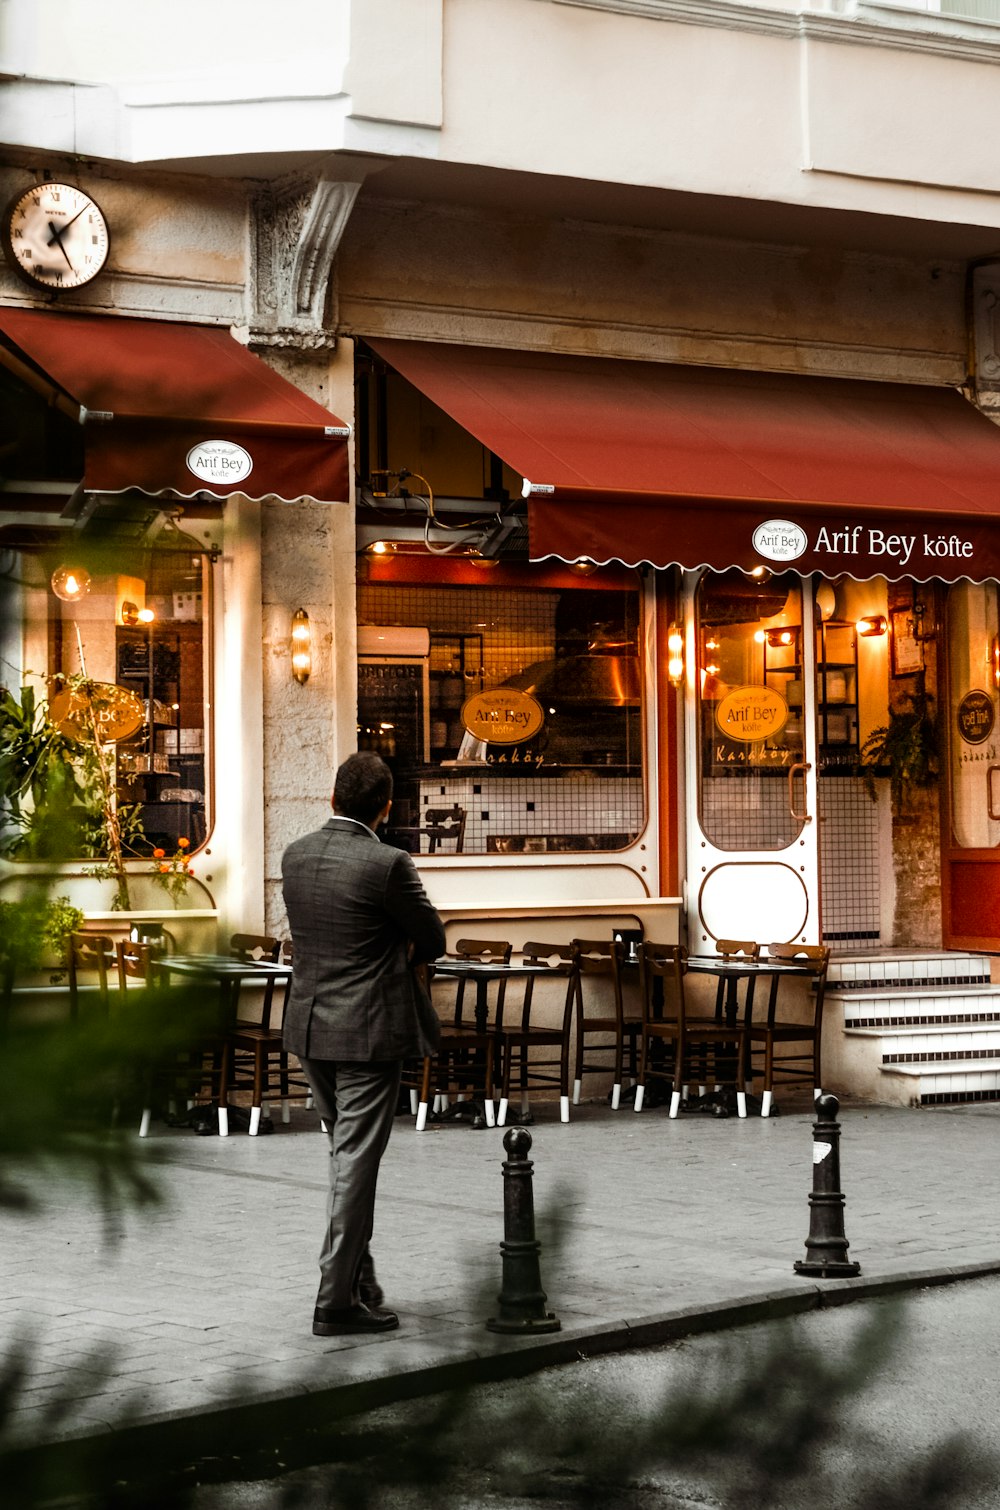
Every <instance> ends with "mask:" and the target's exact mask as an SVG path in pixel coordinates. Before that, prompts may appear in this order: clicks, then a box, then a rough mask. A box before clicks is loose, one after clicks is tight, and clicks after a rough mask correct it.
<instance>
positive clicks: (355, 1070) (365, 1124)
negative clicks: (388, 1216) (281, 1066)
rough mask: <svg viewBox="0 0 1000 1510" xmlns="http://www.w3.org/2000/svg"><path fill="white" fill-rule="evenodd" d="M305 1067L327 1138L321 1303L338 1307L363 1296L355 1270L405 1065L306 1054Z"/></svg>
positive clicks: (369, 1224)
mask: <svg viewBox="0 0 1000 1510" xmlns="http://www.w3.org/2000/svg"><path fill="white" fill-rule="evenodd" d="M302 1068H303V1070H304V1071H305V1074H306V1078H307V1080H308V1081H309V1084H310V1085H311V1086H312V1090H313V1100H314V1101H315V1103H316V1108H317V1110H318V1112H319V1114H320V1116H321V1117H322V1118H323V1121H324V1122H325V1124H326V1130H327V1136H328V1138H329V1140H330V1196H329V1200H328V1202H327V1226H326V1234H325V1236H324V1238H323V1246H322V1248H321V1249H320V1255H319V1268H320V1282H319V1294H318V1295H317V1297H316V1304H317V1306H322V1307H323V1309H324V1310H327V1309H329V1310H341V1309H343V1308H344V1307H346V1306H352V1305H356V1304H357V1301H358V1275H359V1271H360V1269H361V1261H362V1259H363V1258H364V1257H365V1255H366V1253H367V1251H368V1244H369V1242H370V1241H371V1235H372V1226H373V1223H374V1220H375V1188H376V1185H377V1184H378V1167H379V1163H380V1162H381V1159H382V1155H383V1153H384V1152H385V1148H386V1144H387V1143H388V1141H389V1134H390V1133H391V1131H392V1119H393V1117H394V1116H395V1114H396V1103H397V1100H398V1098H399V1082H400V1077H401V1074H402V1068H403V1067H402V1064H401V1063H400V1061H399V1060H397V1059H393V1060H390V1061H387V1062H382V1063H372V1064H345V1063H341V1062H337V1061H334V1060H331V1059H303V1060H302Z"/></svg>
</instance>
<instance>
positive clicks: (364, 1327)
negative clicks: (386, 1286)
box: [313, 1303, 399, 1337]
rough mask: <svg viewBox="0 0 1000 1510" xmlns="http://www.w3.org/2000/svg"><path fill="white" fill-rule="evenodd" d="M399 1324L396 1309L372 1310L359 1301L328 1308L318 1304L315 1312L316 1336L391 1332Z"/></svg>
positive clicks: (314, 1328)
mask: <svg viewBox="0 0 1000 1510" xmlns="http://www.w3.org/2000/svg"><path fill="white" fill-rule="evenodd" d="M398 1326H399V1317H398V1316H397V1315H396V1313H395V1311H378V1310H370V1309H369V1308H368V1306H366V1305H364V1304H362V1303H359V1304H358V1305H356V1306H342V1307H340V1308H339V1309H333V1310H326V1309H324V1308H323V1307H322V1306H317V1307H316V1309H315V1311H314V1312H313V1336H314V1337H343V1336H345V1335H346V1334H347V1333H348V1332H391V1331H392V1330H393V1328H394V1327H398Z"/></svg>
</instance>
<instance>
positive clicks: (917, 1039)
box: [852, 1023, 1000, 1064]
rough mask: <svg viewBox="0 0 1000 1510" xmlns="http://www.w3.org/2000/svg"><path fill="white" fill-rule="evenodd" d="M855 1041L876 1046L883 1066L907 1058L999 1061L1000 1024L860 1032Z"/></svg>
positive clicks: (855, 1035)
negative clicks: (858, 1040)
mask: <svg viewBox="0 0 1000 1510" xmlns="http://www.w3.org/2000/svg"><path fill="white" fill-rule="evenodd" d="M852 1036H853V1037H856V1038H868V1039H870V1040H871V1042H872V1044H873V1046H877V1052H878V1056H879V1060H880V1062H881V1063H882V1064H888V1063H890V1062H891V1061H899V1062H902V1061H903V1060H905V1059H919V1060H930V1059H971V1058H976V1059H997V1060H1000V1023H997V1024H996V1025H995V1026H994V1027H993V1028H992V1029H989V1028H988V1029H985V1030H983V1029H980V1030H974V1029H973V1030H969V1029H967V1028H966V1029H965V1030H962V1029H959V1028H942V1029H938V1030H937V1031H935V1032H930V1033H928V1032H926V1031H921V1030H919V1029H917V1030H914V1029H906V1030H903V1031H900V1032H885V1031H880V1030H878V1029H872V1028H869V1029H864V1028H862V1029H859V1030H856V1031H855V1032H854V1033H853V1034H852Z"/></svg>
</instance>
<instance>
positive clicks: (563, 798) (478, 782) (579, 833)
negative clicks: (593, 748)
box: [420, 776, 643, 854]
mask: <svg viewBox="0 0 1000 1510" xmlns="http://www.w3.org/2000/svg"><path fill="white" fill-rule="evenodd" d="M420 802H421V805H422V806H423V807H441V806H443V805H446V804H447V805H449V806H450V805H451V804H452V803H458V804H459V806H460V807H464V808H465V811H466V826H465V849H466V851H467V852H468V853H471V854H483V853H486V852H494V853H496V852H499V853H503V852H504V851H505V850H508V849H510V848H513V847H514V846H511V845H509V844H508V843H507V841H508V840H510V839H511V838H514V839H515V840H518V841H519V840H520V839H521V838H522V837H523V838H524V841H525V842H524V844H523V846H522V845H521V843H520V842H518V843H517V845H516V848H517V849H521V848H522V847H523V848H524V849H526V850H531V851H544V850H546V849H548V848H550V847H552V846H551V845H550V844H548V843H546V842H545V841H546V840H551V839H556V840H563V841H564V840H565V839H566V838H567V836H574V837H576V838H577V839H578V840H579V841H580V842H579V843H577V844H575V845H574V846H573V847H574V848H576V849H586V848H587V847H588V844H587V842H586V841H587V840H588V839H591V838H593V839H600V838H601V837H602V836H603V837H604V839H605V844H604V845H597V846H595V847H601V848H604V847H607V838H608V836H613V835H621V836H623V837H622V838H621V841H620V842H621V843H622V844H624V843H625V842H626V840H625V837H624V836H629V835H634V834H637V833H638V832H639V830H640V829H641V827H642V814H643V793H642V779H641V777H638V776H607V777H603V776H587V777H581V778H579V779H570V778H567V779H565V780H560V779H558V778H556V779H553V778H552V777H546V778H544V779H543V778H541V777H530V776H522V777H519V778H517V779H516V780H515V779H514V778H512V777H506V778H497V777H488V776H482V777H480V776H462V777H455V778H454V779H449V780H448V781H447V782H445V781H441V782H433V781H427V782H422V783H421V786H420ZM532 841H535V842H532ZM424 842H425V844H426V840H425V841H424Z"/></svg>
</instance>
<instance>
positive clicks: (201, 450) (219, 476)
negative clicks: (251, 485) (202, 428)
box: [186, 440, 253, 484]
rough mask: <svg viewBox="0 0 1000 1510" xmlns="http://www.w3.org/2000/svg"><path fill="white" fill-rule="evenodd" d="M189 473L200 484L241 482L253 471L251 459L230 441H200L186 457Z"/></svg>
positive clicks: (241, 448) (247, 453) (240, 447)
mask: <svg viewBox="0 0 1000 1510" xmlns="http://www.w3.org/2000/svg"><path fill="white" fill-rule="evenodd" d="M186 461H187V467H188V471H189V472H193V473H194V475H195V476H196V477H200V478H201V480H202V482H213V483H224V484H228V483H234V482H243V480H244V479H245V478H247V477H249V476H250V473H251V472H252V471H253V457H252V456H251V455H250V453H249V451H244V449H243V447H242V446H238V445H236V444H235V442H234V441H231V440H202V441H199V442H198V444H197V445H196V446H192V447H191V449H190V451H189V452H188V454H187V457H186Z"/></svg>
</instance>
